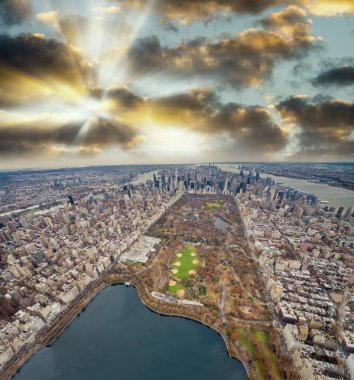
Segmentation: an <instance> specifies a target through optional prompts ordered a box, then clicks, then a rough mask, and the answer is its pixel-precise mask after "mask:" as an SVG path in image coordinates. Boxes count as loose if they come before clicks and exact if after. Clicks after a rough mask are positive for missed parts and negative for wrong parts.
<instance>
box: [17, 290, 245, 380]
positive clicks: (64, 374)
mask: <svg viewBox="0 0 354 380" xmlns="http://www.w3.org/2000/svg"><path fill="white" fill-rule="evenodd" d="M14 379H15V380H59V379H60V380H98V379H100V380H114V379H119V380H147V379H149V380H150V379H151V380H166V379H169V380H180V379H183V380H245V379H247V374H246V371H245V368H244V366H243V365H242V363H241V362H239V361H237V360H235V359H231V358H229V356H228V354H227V351H226V346H225V344H224V341H223V339H222V338H221V337H220V336H219V335H218V333H217V332H215V331H214V330H212V329H209V328H208V327H206V326H204V325H202V324H199V323H197V322H194V321H191V320H187V319H183V318H177V317H167V316H162V315H159V314H156V313H153V312H152V311H150V310H149V309H148V308H146V307H145V306H144V305H143V303H142V302H141V300H140V298H139V296H138V294H137V292H136V290H135V289H134V288H133V287H130V288H126V287H124V286H121V285H117V286H110V287H108V288H106V289H104V290H103V291H101V292H100V293H99V294H98V295H97V296H96V297H95V298H94V299H93V301H92V302H91V303H90V304H89V305H88V306H87V308H86V309H85V311H84V312H82V313H81V314H80V315H79V316H78V317H77V318H76V319H75V320H74V321H73V322H72V323H71V324H70V325H69V327H68V328H67V329H66V330H65V331H64V332H63V333H62V334H61V335H60V336H59V337H58V338H57V339H56V340H55V341H54V342H53V344H52V346H51V347H45V348H42V349H41V350H39V351H38V352H37V353H35V354H34V355H33V356H32V357H31V358H30V359H29V360H28V362H27V363H26V364H25V365H24V366H23V367H22V368H21V369H20V372H18V373H17V374H16V375H15V376H14Z"/></svg>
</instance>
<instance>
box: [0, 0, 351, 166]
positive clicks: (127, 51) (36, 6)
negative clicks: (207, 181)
mask: <svg viewBox="0 0 354 380" xmlns="http://www.w3.org/2000/svg"><path fill="white" fill-rule="evenodd" d="M353 15H354V3H353V1H351V0H343V1H332V0H298V1H292V0H288V1H283V0H267V1H258V0H257V1H249V2H244V1H241V0H220V1H215V0H204V1H199V0H189V1H187V0H183V1H173V0H168V1H162V0H154V1H142V0H135V1H127V0H90V1H84V2H83V1H70V2H69V1H67V2H63V1H58V0H52V1H49V0H48V1H42V2H40V3H39V2H32V1H30V0H4V1H3V2H2V3H1V4H0V84H1V85H0V169H18V168H31V167H32V168H45V167H48V168H52V167H69V166H70V167H72V166H88V165H117V164H159V163H164V164H166V163H188V162H194V163H198V162H210V161H216V162H222V161H224V162H231V161H282V160H284V161H300V162H301V161H318V162H326V161H338V162H340V161H343V162H345V161H346V162H352V161H353V152H354V102H353V97H352V92H351V91H352V90H353V85H354V58H353V46H352V43H351V40H352V36H353V33H354V29H353Z"/></svg>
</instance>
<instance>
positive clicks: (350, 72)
mask: <svg viewBox="0 0 354 380" xmlns="http://www.w3.org/2000/svg"><path fill="white" fill-rule="evenodd" d="M312 83H313V84H314V85H316V86H350V85H353V84H354V66H339V67H334V68H332V69H329V70H326V71H324V72H323V73H321V74H320V75H318V76H317V77H316V78H314V79H313V80H312Z"/></svg>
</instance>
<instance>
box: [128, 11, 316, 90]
mask: <svg viewBox="0 0 354 380" xmlns="http://www.w3.org/2000/svg"><path fill="white" fill-rule="evenodd" d="M293 20H296V22H295V23H292V21H293ZM260 22H261V23H262V25H263V24H264V25H265V26H266V27H267V30H257V29H246V30H245V31H243V32H242V33H240V34H239V35H236V36H235V37H229V38H224V39H222V40H219V41H212V40H210V39H208V38H205V37H199V38H194V39H193V40H190V41H187V42H183V43H180V44H177V45H174V46H171V47H163V46H161V44H160V40H159V39H158V38H157V37H156V36H152V37H146V38H142V39H139V40H137V41H136V43H135V44H134V45H133V46H132V47H131V48H130V50H129V52H128V60H129V63H130V65H131V66H130V68H131V73H132V74H133V75H135V76H143V75H146V74H147V73H150V72H158V71H167V72H170V73H176V74H181V75H184V76H188V75H189V76H191V77H192V76H193V77H199V78H203V79H207V80H213V81H217V82H219V81H222V82H224V83H227V84H230V85H233V86H235V87H240V86H250V85H260V84H262V83H263V82H264V80H266V79H268V78H269V77H270V76H271V74H272V72H273V69H274V67H275V65H276V63H277V62H279V61H282V60H289V59H294V58H299V57H303V56H304V55H306V54H307V53H309V52H310V51H311V50H313V49H315V48H317V47H318V46H319V44H318V40H317V39H315V38H314V37H312V36H311V35H310V32H311V23H310V21H309V20H308V19H307V18H306V15H305V12H304V11H302V10H300V9H299V8H297V7H289V8H287V9H285V10H283V11H281V12H278V13H276V14H274V16H273V18H269V17H268V18H266V19H264V20H261V21H260Z"/></svg>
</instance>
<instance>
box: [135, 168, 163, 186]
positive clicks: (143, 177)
mask: <svg viewBox="0 0 354 380" xmlns="http://www.w3.org/2000/svg"><path fill="white" fill-rule="evenodd" d="M157 173H158V171H157V170H152V171H150V172H146V173H143V174H138V176H137V177H136V178H135V179H134V181H131V182H129V183H131V184H132V185H140V184H142V183H145V182H146V181H147V180H151V181H152V180H153V179H154V174H157Z"/></svg>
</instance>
